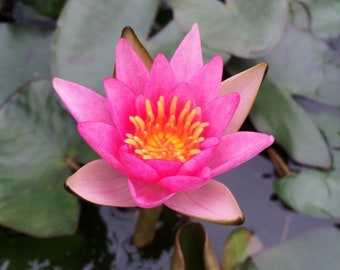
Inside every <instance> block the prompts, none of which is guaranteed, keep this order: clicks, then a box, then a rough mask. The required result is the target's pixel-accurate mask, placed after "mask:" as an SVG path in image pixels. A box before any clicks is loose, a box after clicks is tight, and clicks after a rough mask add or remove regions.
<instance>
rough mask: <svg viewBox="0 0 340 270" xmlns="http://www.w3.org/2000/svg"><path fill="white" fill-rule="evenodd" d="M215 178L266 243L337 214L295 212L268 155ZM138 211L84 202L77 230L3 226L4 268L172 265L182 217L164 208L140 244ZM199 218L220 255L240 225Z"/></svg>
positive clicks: (1, 261)
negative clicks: (282, 195) (49, 234)
mask: <svg viewBox="0 0 340 270" xmlns="http://www.w3.org/2000/svg"><path fill="white" fill-rule="evenodd" d="M217 179H218V180H220V181H221V182H223V183H224V184H226V185H227V186H228V187H229V188H230V189H231V191H232V192H233V194H234V195H235V197H236V198H237V200H238V202H239V205H240V207H241V209H242V210H243V212H244V215H245V218H246V219H245V222H244V224H243V225H242V226H243V227H245V228H247V229H249V230H251V231H253V232H254V233H255V234H256V236H257V237H258V238H259V239H260V240H261V242H262V243H263V245H264V247H265V248H267V247H270V246H274V245H276V244H279V243H281V242H283V241H285V240H286V239H289V238H293V237H295V236H297V235H300V234H301V233H303V232H306V231H308V230H310V229H313V228H319V227H331V226H334V220H333V221H332V220H330V219H320V218H313V217H309V216H306V215H303V214H299V213H296V212H293V211H291V210H289V209H288V208H286V207H285V206H284V205H283V204H282V203H281V202H280V201H279V200H277V199H276V198H275V196H274V191H273V187H272V183H273V181H274V180H275V179H276V176H275V174H274V170H273V166H272V163H271V162H270V161H269V160H268V159H267V158H266V157H263V156H258V157H256V158H254V159H252V160H251V161H249V162H247V163H246V164H244V165H242V166H240V167H238V168H236V169H234V170H232V171H230V172H228V173H225V174H223V175H221V176H219V177H218V178H217ZM137 216H138V211H137V210H136V209H117V208H111V207H103V206H95V205H92V204H89V203H87V202H82V212H81V218H80V224H79V228H78V231H77V233H76V234H75V235H74V236H70V237H58V238H53V239H36V238H32V237H29V236H25V235H22V234H18V233H16V232H13V231H10V230H8V229H6V228H0V239H1V241H0V255H1V256H0V269H1V270H5V269H15V270H18V269H84V270H91V269H169V265H170V260H171V255H172V246H173V241H174V236H175V232H176V229H177V228H178V226H179V224H180V222H181V219H180V218H179V216H177V215H176V214H174V213H173V212H171V211H170V210H168V209H164V210H163V214H162V216H161V221H160V222H159V224H158V230H157V234H156V238H155V240H154V242H153V243H151V244H150V245H149V246H147V247H145V248H143V249H141V250H137V249H136V248H135V247H134V246H132V245H131V237H132V234H133V231H134V226H135V223H136V219H137ZM199 222H201V221H199ZM201 223H202V224H203V226H204V227H205V229H206V230H207V232H208V235H209V238H210V240H211V242H212V245H213V248H214V251H215V253H216V256H217V257H218V258H219V259H220V257H221V252H222V247H223V244H224V242H225V240H226V239H227V237H228V235H229V234H230V232H231V231H232V230H233V229H235V228H236V227H237V226H222V225H216V224H211V223H208V222H201Z"/></svg>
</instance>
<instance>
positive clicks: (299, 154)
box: [251, 80, 331, 168]
mask: <svg viewBox="0 0 340 270" xmlns="http://www.w3.org/2000/svg"><path fill="white" fill-rule="evenodd" d="M251 120H252V122H253V123H254V125H255V126H256V128H257V129H258V130H261V131H263V132H267V133H270V134H273V135H274V136H275V140H276V142H277V143H279V144H281V145H282V146H283V147H284V149H285V150H286V151H287V152H288V154H289V155H290V156H291V157H292V158H293V159H294V160H295V161H297V162H299V163H303V164H308V165H311V166H316V167H323V168H329V167H330V166H331V158H330V153H329V149H328V146H327V144H326V142H325V140H324V138H323V137H322V135H321V133H320V131H319V130H318V128H317V126H316V125H315V123H314V122H313V121H312V119H311V118H310V117H309V116H308V114H307V113H306V112H305V111H304V110H303V109H302V108H301V107H300V106H299V105H298V104H297V103H296V102H295V101H294V100H293V99H292V97H291V95H290V93H289V91H285V89H282V88H277V87H276V86H275V85H273V84H272V83H271V82H270V81H269V80H265V81H264V83H263V84H262V86H261V90H260V92H259V95H258V96H257V98H256V100H255V103H254V106H253V109H252V113H251Z"/></svg>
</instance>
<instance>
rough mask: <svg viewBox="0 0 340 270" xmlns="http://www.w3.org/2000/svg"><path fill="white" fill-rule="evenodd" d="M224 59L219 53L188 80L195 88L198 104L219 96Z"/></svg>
mask: <svg viewBox="0 0 340 270" xmlns="http://www.w3.org/2000/svg"><path fill="white" fill-rule="evenodd" d="M222 71H223V60H222V57H220V56H219V55H217V56H215V57H214V58H212V59H211V60H210V62H209V63H207V64H206V65H204V66H203V67H202V68H201V69H200V70H199V72H198V73H196V74H195V75H194V77H193V78H192V79H191V80H190V81H189V82H188V84H189V85H190V87H191V89H193V94H194V98H195V101H196V104H197V105H198V106H201V107H202V105H205V104H207V103H209V102H210V101H212V100H213V99H215V98H216V97H217V96H218V92H219V90H220V86H221V79H222Z"/></svg>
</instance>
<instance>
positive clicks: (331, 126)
mask: <svg viewBox="0 0 340 270" xmlns="http://www.w3.org/2000/svg"><path fill="white" fill-rule="evenodd" d="M310 114H311V115H312V117H313V119H314V121H315V122H316V124H317V125H318V127H319V128H320V129H321V130H322V132H323V134H324V135H325V136H326V138H327V141H328V143H329V145H330V146H331V147H333V148H340V111H339V110H327V111H322V112H318V113H316V112H311V113H310ZM333 164H334V165H335V166H338V167H340V163H338V164H336V163H335V162H333Z"/></svg>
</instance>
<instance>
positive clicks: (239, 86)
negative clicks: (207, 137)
mask: <svg viewBox="0 0 340 270" xmlns="http://www.w3.org/2000/svg"><path fill="white" fill-rule="evenodd" d="M266 71H267V64H266V63H260V64H258V65H256V66H254V67H252V68H250V69H248V70H246V71H243V72H241V73H239V74H236V75H235V76H232V77H230V78H229V79H227V80H225V81H223V82H222V84H221V88H220V96H222V95H225V94H227V93H231V92H239V93H240V95H241V99H240V105H239V106H238V108H237V110H236V112H235V114H234V117H233V119H232V120H231V122H230V123H229V125H228V127H227V129H226V131H225V134H226V133H232V132H236V131H237V130H239V128H240V127H241V125H242V124H243V122H244V120H245V119H246V117H247V115H248V114H249V111H250V109H251V107H252V105H253V103H254V100H255V98H256V95H257V92H258V90H259V87H260V84H261V82H262V80H263V77H264V75H265V73H266Z"/></svg>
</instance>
